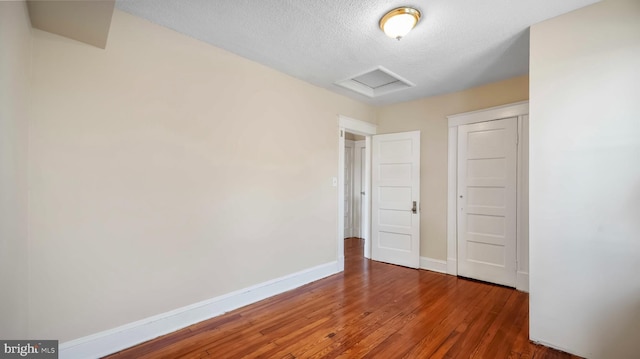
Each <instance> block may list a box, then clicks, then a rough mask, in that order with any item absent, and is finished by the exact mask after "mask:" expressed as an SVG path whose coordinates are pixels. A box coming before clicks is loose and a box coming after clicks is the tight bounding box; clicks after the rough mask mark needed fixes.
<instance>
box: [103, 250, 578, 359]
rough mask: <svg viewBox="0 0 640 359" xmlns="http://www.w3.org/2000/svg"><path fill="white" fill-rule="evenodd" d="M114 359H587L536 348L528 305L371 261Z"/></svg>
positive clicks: (353, 259)
mask: <svg viewBox="0 0 640 359" xmlns="http://www.w3.org/2000/svg"><path fill="white" fill-rule="evenodd" d="M362 250H363V248H362V241H361V240H360V239H357V238H349V239H347V240H346V241H345V256H346V262H345V271H344V272H343V273H340V274H336V275H333V276H331V277H328V278H325V279H322V280H319V281H317V282H313V283H310V284H308V285H305V286H303V287H300V288H297V289H295V290H293V291H290V292H286V293H283V294H281V295H278V296H275V297H272V298H269V299H266V300H263V301H261V302H258V303H255V304H252V305H249V306H246V307H243V308H240V309H238V310H235V311H232V312H229V313H227V314H225V315H223V316H220V317H216V318H213V319H210V320H207V321H204V322H201V323H198V324H195V325H192V326H190V327H188V328H185V329H182V330H179V331H177V332H175V333H171V334H168V335H166V336H163V337H160V338H157V339H154V340H151V341H149V342H146V343H143V344H140V345H138V346H135V347H133V348H129V349H127V350H124V351H122V352H119V353H116V354H114V355H111V356H109V357H108V358H113V359H122V358H278V359H279V358H286V359H293V358H385V359H386V358H523V359H524V358H578V357H575V356H572V355H569V354H566V353H562V352H559V351H556V350H553V349H549V348H546V347H543V346H539V345H535V344H532V343H530V342H529V340H528V335H529V329H528V326H529V321H528V317H529V296H528V294H526V293H522V292H518V291H516V290H514V289H510V288H505V287H501V286H497V285H491V284H486V283H481V282H476V281H471V280H465V279H460V278H456V277H453V276H449V275H445V274H439V273H434V272H429V271H424V270H414V269H408V268H403V267H398V266H394V265H389V264H383V263H379V262H374V261H370V260H366V259H364V258H363V257H362Z"/></svg>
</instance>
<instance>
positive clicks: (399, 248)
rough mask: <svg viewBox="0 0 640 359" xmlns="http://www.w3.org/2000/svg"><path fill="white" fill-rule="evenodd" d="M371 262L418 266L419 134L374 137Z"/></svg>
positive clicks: (415, 132)
mask: <svg viewBox="0 0 640 359" xmlns="http://www.w3.org/2000/svg"><path fill="white" fill-rule="evenodd" d="M372 153H373V154H372V173H371V177H372V178H371V179H372V187H371V192H372V193H371V195H372V212H371V213H372V214H371V220H372V223H371V226H372V234H371V239H372V248H371V251H372V253H371V256H372V259H373V260H376V261H381V262H386V263H392V264H398V265H402V266H406V267H411V268H418V267H419V266H420V210H419V208H420V203H419V201H420V131H413V132H403V133H394V134H388V135H376V136H373V143H372Z"/></svg>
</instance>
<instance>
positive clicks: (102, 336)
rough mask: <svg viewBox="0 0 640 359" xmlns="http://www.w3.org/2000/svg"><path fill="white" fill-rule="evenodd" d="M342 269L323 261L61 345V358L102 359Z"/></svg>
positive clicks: (333, 263) (334, 263)
mask: <svg viewBox="0 0 640 359" xmlns="http://www.w3.org/2000/svg"><path fill="white" fill-rule="evenodd" d="M338 272H340V269H339V265H338V262H331V263H326V264H322V265H319V266H316V267H313V268H309V269H306V270H303V271H300V272H297V273H293V274H290V275H286V276H284V277H280V278H276V279H273V280H270V281H267V282H264V283H260V284H257V285H254V286H251V287H248V288H244V289H240V290H237V291H234V292H231V293H228V294H224V295H221V296H219V297H215V298H211V299H208V300H205V301H202V302H199V303H195V304H191V305H188V306H186V307H182V308H178V309H175V310H172V311H170V312H166V313H162V314H159V315H155V316H153V317H149V318H145V319H142V320H139V321H136V322H133V323H129V324H125V325H123V326H120V327H117V328H113V329H109V330H106V331H103V332H100V333H96V334H92V335H89V336H86V337H82V338H79V339H75V340H71V341H68V342H65V343H61V344H60V351H59V352H60V358H61V359H75V358H83V359H85V358H99V357H102V356H105V355H108V354H112V353H115V352H117V351H120V350H123V349H126V348H129V347H132V346H134V345H136V344H140V343H142V342H145V341H147V340H151V339H154V338H157V337H159V336H161V335H164V334H168V333H171V332H174V331H176V330H179V329H182V328H184V327H187V326H189V325H192V324H195V323H198V322H201V321H203V320H207V319H210V318H213V317H215V316H218V315H221V314H224V313H226V312H229V311H231V310H234V309H237V308H240V307H243V306H245V305H248V304H251V303H255V302H257V301H260V300H263V299H265V298H269V297H272V296H274V295H276V294H280V293H283V292H286V291H288V290H291V289H294V288H297V287H300V286H302V285H305V284H307V283H310V282H313V281H316V280H318V279H322V278H325V277H328V276H330V275H332V274H335V273H338Z"/></svg>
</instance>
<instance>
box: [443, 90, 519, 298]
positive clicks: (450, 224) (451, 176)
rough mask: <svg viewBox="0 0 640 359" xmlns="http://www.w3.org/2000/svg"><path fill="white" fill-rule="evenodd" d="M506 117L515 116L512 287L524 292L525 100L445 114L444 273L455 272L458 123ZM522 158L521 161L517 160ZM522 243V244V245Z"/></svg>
mask: <svg viewBox="0 0 640 359" xmlns="http://www.w3.org/2000/svg"><path fill="white" fill-rule="evenodd" d="M509 117H517V118H518V134H519V140H518V155H517V156H518V174H517V186H518V194H517V196H518V203H517V205H516V206H517V209H516V211H517V213H516V223H517V230H516V233H517V234H516V236H517V238H516V258H517V259H518V263H517V266H516V268H517V278H519V280H518V279H517V280H516V289H518V290H521V291H525V292H528V291H529V281H528V272H529V268H528V260H527V261H526V263H524V264H526V266H525V267H523V266H522V265H521V264H523V260H522V259H523V258H524V257H526V258H527V259H528V258H529V246H528V244H529V242H528V233H527V230H526V228H528V225H527V224H528V215H526V214H527V213H528V209H529V198H528V195H527V194H528V178H527V177H528V168H529V158H528V151H529V149H528V143H529V141H528V138H529V131H528V120H529V101H521V102H515V103H511V104H506V105H502V106H496V107H490V108H487V109H483V110H477V111H471V112H465V113H459V114H455V115H450V116H447V121H448V126H449V150H448V160H447V162H448V171H447V173H448V181H447V184H448V186H447V273H448V274H451V275H455V276H457V275H458V243H457V242H458V227H457V218H458V217H457V216H458V211H457V201H456V196H457V190H458V189H457V187H458V185H457V183H458V126H462V125H468V124H473V123H479V122H486V121H493V120H500V119H504V118H509ZM520 161H522V162H520ZM525 244H526V246H525Z"/></svg>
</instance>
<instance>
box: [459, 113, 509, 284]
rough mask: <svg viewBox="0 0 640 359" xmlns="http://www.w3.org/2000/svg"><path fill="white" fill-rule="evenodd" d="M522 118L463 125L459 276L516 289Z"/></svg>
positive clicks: (460, 178)
mask: <svg viewBox="0 0 640 359" xmlns="http://www.w3.org/2000/svg"><path fill="white" fill-rule="evenodd" d="M517 131H518V120H517V118H509V119H505V120H497V121H488V122H482V123H476V124H471V125H464V126H460V127H458V275H460V276H464V277H469V278H474V279H479V280H483V281H487V282H492V283H497V284H502V285H507V286H510V287H515V284H516V194H517V192H516V183H517V182H516V181H517V177H516V174H517V172H516V171H517V168H516V166H517V140H518V139H517Z"/></svg>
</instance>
